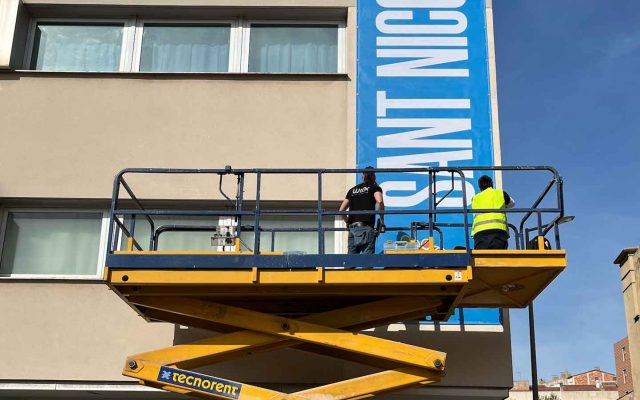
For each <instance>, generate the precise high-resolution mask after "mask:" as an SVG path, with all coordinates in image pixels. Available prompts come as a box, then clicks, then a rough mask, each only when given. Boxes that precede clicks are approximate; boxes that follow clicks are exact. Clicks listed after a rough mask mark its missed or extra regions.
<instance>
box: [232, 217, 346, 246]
mask: <svg viewBox="0 0 640 400" xmlns="http://www.w3.org/2000/svg"><path fill="white" fill-rule="evenodd" d="M335 221H336V219H335V218H332V217H326V218H325V219H324V220H323V227H324V228H333V227H334V226H336V224H337V223H336V222H335ZM253 224H254V221H253V220H249V219H248V218H246V219H243V220H242V225H253ZM317 227H318V220H317V218H315V217H295V216H281V217H273V216H262V217H261V218H260V228H262V229H263V230H265V231H264V232H262V233H261V234H260V251H261V252H267V251H271V250H272V249H273V251H285V252H302V253H305V254H318V232H317V231H307V232H287V231H286V230H287V229H292V228H306V229H316V228H317ZM270 230H273V232H271V231H270ZM278 230H279V231H278ZM241 238H242V242H243V245H242V249H243V250H252V249H253V246H254V235H253V232H243V233H242V235H241ZM337 238H338V235H337V232H325V234H324V246H325V253H326V254H335V253H337V252H338V251H339V250H340V249H339V248H338V246H337V245H336V243H337ZM340 239H341V237H340Z"/></svg>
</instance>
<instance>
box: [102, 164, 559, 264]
mask: <svg viewBox="0 0 640 400" xmlns="http://www.w3.org/2000/svg"><path fill="white" fill-rule="evenodd" d="M465 171H466V172H469V171H471V172H475V171H546V172H549V173H551V175H552V179H551V180H550V181H549V183H548V184H547V185H546V186H545V188H544V190H543V192H542V193H541V194H540V195H539V196H538V198H537V199H536V201H535V202H534V203H533V205H532V206H531V207H528V208H512V209H500V210H495V209H474V210H469V203H468V199H467V188H466V182H467V179H466V176H465ZM362 172H375V173H413V174H423V175H425V177H428V185H429V197H428V206H427V207H426V208H424V207H423V208H419V209H404V210H402V209H385V210H383V211H379V210H371V211H337V210H325V209H323V193H322V187H323V176H324V175H328V174H354V173H362ZM443 173H447V179H448V174H451V189H449V190H448V191H447V192H446V193H445V194H444V195H442V196H440V198H439V200H438V196H437V190H436V186H435V185H436V182H441V181H442V179H438V178H442V177H443ZM134 174H154V175H155V174H217V175H219V176H220V179H221V180H222V177H223V176H225V175H234V176H236V177H237V179H238V188H237V190H238V193H237V195H236V203H235V206H236V209H235V210H212V209H206V210H194V209H157V208H154V209H149V208H145V207H144V205H143V202H142V201H140V200H139V199H138V198H137V197H136V196H135V194H134V192H133V190H132V189H131V187H130V185H129V184H128V183H127V181H126V179H125V176H126V175H134ZM282 174H309V175H316V176H317V199H316V201H315V202H316V207H314V208H303V209H269V208H265V207H264V205H263V202H262V201H261V196H260V193H261V185H262V176H263V175H282ZM247 175H255V177H256V195H255V200H254V203H255V207H254V208H253V209H251V210H245V209H244V208H243V204H244V201H245V199H244V184H245V177H246V176H247ZM456 175H457V176H458V179H459V181H460V184H461V188H460V189H459V190H458V191H460V192H461V201H462V207H456V208H442V207H440V208H438V206H439V205H440V204H441V203H442V200H443V199H444V198H446V197H447V196H449V195H450V194H451V193H452V192H453V191H454V185H455V176H456ZM121 186H122V187H123V188H124V190H125V191H126V192H127V194H128V195H129V196H130V198H131V200H133V203H134V204H135V205H136V207H137V208H136V209H126V208H121V207H120V206H119V204H120V198H119V197H120V187H121ZM554 187H555V188H556V193H557V197H556V202H557V205H556V206H555V207H545V208H541V207H539V205H540V204H541V203H542V201H543V200H544V199H545V198H547V195H548V194H549V192H550V191H551V189H552V188H554ZM219 189H220V190H221V189H222V181H221V182H220V184H219ZM223 196H224V197H225V198H226V200H227V201H228V202H230V203H232V201H231V199H230V198H229V196H227V195H226V194H225V193H223ZM497 211H499V212H501V213H505V214H517V213H524V217H523V218H522V219H521V221H520V223H519V224H518V227H519V229H518V228H516V227H515V225H513V224H509V227H510V229H512V230H513V231H514V235H515V241H516V246H517V247H518V248H525V247H526V244H525V243H523V242H524V238H525V236H528V233H529V232H530V231H531V228H525V224H526V223H527V221H528V220H529V218H530V217H531V216H532V215H534V214H535V215H537V230H538V235H540V236H544V235H546V234H547V233H548V232H549V231H550V230H551V229H554V232H555V233H556V247H558V248H559V234H558V221H559V220H560V219H561V218H562V217H563V216H564V198H563V193H562V178H561V177H560V175H559V174H558V172H557V171H556V170H555V169H554V168H553V167H548V166H515V167H510V166H501V167H428V168H427V167H425V168H402V169H401V168H377V169H373V170H371V169H362V168H351V169H293V168H288V169H232V168H230V167H226V168H224V169H175V168H127V169H124V170H122V171H120V172H119V173H118V174H117V175H116V178H115V180H114V187H113V197H112V201H111V209H110V214H109V217H110V221H111V223H110V225H109V247H108V249H109V252H110V253H111V252H113V251H115V250H116V246H117V243H118V242H119V240H118V239H117V237H119V235H120V234H119V232H120V231H121V232H122V233H123V234H125V235H126V236H127V237H133V235H134V229H135V220H136V216H143V217H144V218H145V219H146V220H147V221H148V222H149V225H150V230H151V235H150V243H149V248H150V249H157V242H158V237H159V235H160V234H161V233H162V232H164V231H167V226H166V225H163V226H161V227H159V228H157V229H156V228H155V222H154V220H153V217H156V216H162V215H166V216H228V217H233V218H235V223H236V224H237V225H238V226H240V227H241V228H240V231H242V226H241V224H240V222H241V219H242V218H243V217H253V219H254V226H253V232H254V243H253V247H254V249H253V251H254V253H255V254H258V253H259V252H260V236H261V235H259V234H257V233H258V232H271V233H272V235H275V233H276V232H277V231H274V230H273V229H272V230H269V229H267V228H263V227H261V224H260V222H261V221H260V219H261V216H263V215H315V216H316V217H317V227H315V228H303V229H305V230H304V231H314V232H317V233H318V252H319V254H324V252H325V244H324V233H325V232H330V231H338V230H347V228H328V227H327V228H325V227H323V218H324V217H327V216H344V215H347V216H350V215H416V216H421V215H422V216H427V217H428V222H427V223H426V227H425V228H423V229H421V230H428V231H429V236H430V237H432V236H433V235H434V231H435V232H439V235H440V243H441V247H442V243H443V238H442V237H443V234H442V230H441V229H440V228H441V227H454V226H458V227H460V228H463V229H464V232H465V234H464V239H465V248H466V249H467V250H468V251H470V247H471V246H470V235H469V230H470V225H471V224H470V222H469V213H472V214H481V213H490V212H497ZM543 214H555V215H554V217H553V219H552V220H551V222H549V223H548V224H546V225H543V223H542V215H543ZM437 215H462V217H463V221H462V223H460V224H458V225H457V224H452V223H443V222H437V219H436V217H437ZM117 216H122V217H126V216H131V226H130V229H129V230H127V229H126V228H125V227H124V224H123V223H122V221H120V220H119V218H118V219H117V220H116V217H117ZM420 222H421V221H420ZM421 223H422V224H425V223H424V222H421ZM169 226H170V225H169ZM200 228H202V227H198V226H192V227H191V228H189V226H181V227H180V229H182V230H191V231H195V230H198V229H200ZM396 228H397V229H398V230H400V229H407V230H411V229H412V228H411V227H406V228H405V227H396ZM279 229H281V230H280V232H302V230H298V229H296V228H279ZM307 229H309V230H307ZM527 229H528V231H527ZM411 232H412V234H413V231H411ZM134 243H135V245H136V247H137V248H138V247H140V246H139V245H138V242H137V241H135V238H134ZM272 243H273V241H272Z"/></svg>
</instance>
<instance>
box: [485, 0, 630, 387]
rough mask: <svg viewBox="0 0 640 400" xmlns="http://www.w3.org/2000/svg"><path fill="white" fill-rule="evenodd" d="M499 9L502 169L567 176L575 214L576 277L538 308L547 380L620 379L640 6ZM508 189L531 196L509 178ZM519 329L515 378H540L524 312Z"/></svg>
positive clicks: (509, 5)
mask: <svg viewBox="0 0 640 400" xmlns="http://www.w3.org/2000/svg"><path fill="white" fill-rule="evenodd" d="M493 4H494V17H495V36H496V57H497V67H498V95H499V112H500V130H501V144H502V161H503V163H504V164H505V165H540V164H547V165H552V166H555V167H556V168H558V169H559V170H560V173H561V174H562V176H563V177H564V181H565V198H566V209H567V213H568V214H571V215H575V216H576V220H575V221H574V222H573V223H571V224H567V225H563V226H562V241H563V247H565V248H566V249H567V252H568V258H569V267H568V269H567V270H566V271H565V272H564V273H563V274H562V275H560V277H559V278H558V279H557V280H556V281H555V282H554V283H553V284H552V285H551V286H550V287H549V288H548V289H547V290H546V291H545V292H544V293H543V294H542V295H541V296H540V297H539V298H538V300H537V301H536V323H537V326H536V336H537V349H538V374H539V376H541V377H546V378H548V377H550V376H551V375H552V374H557V373H559V372H561V371H563V370H565V369H568V370H569V371H571V372H573V373H576V372H580V371H583V370H588V369H591V368H593V367H601V368H602V369H605V370H608V371H611V372H615V368H614V361H613V349H612V346H613V343H614V342H616V341H618V340H619V339H621V338H623V337H624V336H626V327H625V320H624V306H623V303H622V297H621V286H620V280H619V273H618V270H617V268H616V267H615V266H614V265H613V264H612V261H613V259H614V258H615V257H616V256H617V255H618V254H619V252H620V250H621V249H622V248H623V247H629V246H637V245H638V244H639V243H640V229H639V227H640V213H639V212H638V204H639V203H640V184H639V181H638V172H639V171H640V102H639V100H638V94H639V93H640V23H639V22H638V21H640V2H638V1H635V0H619V1H616V2H611V1H605V0H580V1H569V0H535V1H531V0H527V1H525V0H520V1H517V0H494V2H493ZM505 189H507V191H509V192H510V193H511V194H513V195H514V196H515V197H518V196H520V198H524V199H527V198H528V197H529V196H532V189H531V188H529V187H527V182H526V181H525V182H523V181H522V180H516V179H512V178H510V177H508V176H506V177H505ZM536 190H537V188H536ZM525 203H526V202H525ZM520 205H522V206H525V204H522V203H521V204H520ZM511 323H512V325H511V326H512V333H513V336H512V346H513V362H514V366H513V368H514V378H516V379H518V378H530V376H531V375H530V374H531V370H530V366H529V350H528V340H529V337H528V325H527V313H526V311H525V310H516V311H512V312H511Z"/></svg>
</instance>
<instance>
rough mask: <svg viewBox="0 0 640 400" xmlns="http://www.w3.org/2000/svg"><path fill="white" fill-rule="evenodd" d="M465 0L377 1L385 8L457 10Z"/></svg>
mask: <svg viewBox="0 0 640 400" xmlns="http://www.w3.org/2000/svg"><path fill="white" fill-rule="evenodd" d="M464 3H466V0H378V4H379V5H381V6H382V7H386V8H394V7H395V8H408V7H411V8H458V7H462V6H463V5H464Z"/></svg>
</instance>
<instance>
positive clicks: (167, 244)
mask: <svg viewBox="0 0 640 400" xmlns="http://www.w3.org/2000/svg"><path fill="white" fill-rule="evenodd" d="M152 219H153V224H154V228H155V229H158V228H160V227H162V226H164V227H165V228H166V227H168V226H180V225H183V226H188V227H195V226H198V227H212V228H213V227H216V226H217V225H218V217H212V218H208V219H207V218H203V217H174V216H154V217H153V218H152ZM130 223H131V220H130V219H129V218H127V219H125V226H126V227H127V229H129V228H130ZM134 236H135V239H136V241H137V242H138V244H139V245H140V247H142V248H143V249H144V250H149V240H150V239H151V227H150V225H149V222H148V221H147V219H146V218H144V217H142V216H138V217H137V218H136V225H135V232H134ZM211 236H213V230H210V231H203V232H194V231H187V232H184V231H182V232H180V231H176V230H165V231H164V232H163V233H161V234H160V235H159V236H158V250H192V251H196V250H197V251H215V250H216V248H215V247H212V246H211ZM126 244H127V237H126V235H124V234H123V235H122V241H121V243H120V249H122V250H124V249H126V247H127V246H126Z"/></svg>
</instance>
